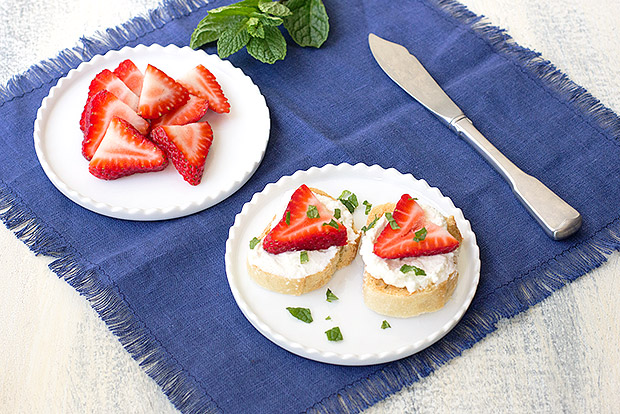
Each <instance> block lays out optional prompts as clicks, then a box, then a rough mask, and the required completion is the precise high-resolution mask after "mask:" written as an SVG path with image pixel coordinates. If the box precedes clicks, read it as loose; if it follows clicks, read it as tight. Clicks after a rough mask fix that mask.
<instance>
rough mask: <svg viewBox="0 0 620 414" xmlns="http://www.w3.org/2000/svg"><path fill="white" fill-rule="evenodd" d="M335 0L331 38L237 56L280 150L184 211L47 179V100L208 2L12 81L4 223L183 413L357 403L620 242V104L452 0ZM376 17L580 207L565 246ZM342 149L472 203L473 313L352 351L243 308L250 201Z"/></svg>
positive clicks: (132, 25)
mask: <svg viewBox="0 0 620 414" xmlns="http://www.w3.org/2000/svg"><path fill="white" fill-rule="evenodd" d="M228 3H229V2H228V1H221V2H220V1H216V2H213V4H212V5H211V7H215V6H220V5H224V4H228ZM326 3H327V4H326V7H327V10H328V13H329V16H330V23H331V32H330V35H329V39H328V40H327V42H326V43H325V44H324V46H323V47H322V48H320V49H303V48H299V47H296V46H292V45H291V46H289V50H288V56H287V58H286V59H285V60H284V61H281V62H278V63H276V64H275V65H272V66H269V65H264V64H261V63H258V62H256V61H254V60H252V59H251V58H249V57H248V56H247V55H245V54H236V55H233V56H231V58H230V60H231V61H232V63H233V64H234V65H235V66H238V67H241V68H243V70H244V71H245V72H246V73H247V74H248V75H249V76H250V77H251V78H252V79H253V80H254V82H255V83H256V84H257V85H258V86H259V87H260V89H261V91H262V93H263V94H264V96H265V98H266V100H267V104H268V106H269V108H270V112H271V115H272V132H271V138H270V142H269V146H268V148H267V153H266V155H265V159H264V161H263V163H262V165H261V166H260V168H259V169H258V171H257V172H256V174H255V175H254V176H253V177H252V178H251V179H250V181H249V182H248V183H247V184H246V185H245V186H244V187H243V188H242V189H241V190H239V191H238V192H237V193H236V194H234V195H233V196H232V197H230V198H228V199H227V200H225V201H224V202H222V203H220V204H218V205H217V206H215V207H213V208H210V209H208V210H206V211H204V212H201V213H198V214H195V215H192V216H190V217H185V218H180V219H176V220H169V221H162V222H130V221H123V220H116V219H112V218H108V217H103V216H100V215H97V214H95V213H91V212H90V211H87V210H85V209H83V208H81V207H79V206H77V205H76V204H74V203H72V202H71V201H69V200H68V199H67V198H65V197H64V196H63V195H61V194H60V193H59V192H58V191H57V190H56V189H55V188H54V187H53V186H52V184H51V183H50V182H49V180H48V179H47V178H46V176H45V175H44V173H43V171H42V169H41V168H40V166H39V164H38V162H37V159H36V156H35V153H34V148H33V140H32V133H33V123H34V120H35V116H36V110H37V108H38V107H39V105H40V103H41V100H42V99H43V98H44V97H45V96H46V95H47V93H48V91H49V89H50V88H51V87H52V86H53V85H54V84H55V83H56V81H57V80H58V79H59V78H60V77H62V76H64V75H65V74H66V73H67V72H68V71H69V69H70V68H73V67H77V66H78V64H79V63H80V61H81V60H87V59H89V58H90V57H92V56H93V55H95V54H98V53H104V52H106V51H107V50H109V49H118V48H121V47H122V46H125V45H130V46H133V45H136V44H139V43H143V44H147V45H149V44H152V43H159V44H163V45H166V44H170V43H172V44H177V45H179V46H184V45H186V44H187V43H188V39H189V35H190V34H191V32H192V30H193V28H194V27H195V25H196V24H197V23H198V21H199V20H200V19H201V18H202V17H204V15H205V13H206V10H207V7H206V6H205V4H204V3H203V2H200V1H193V2H190V3H185V2H167V3H165V4H164V5H163V6H162V7H161V8H160V9H158V10H156V11H154V12H153V13H151V14H150V15H149V16H147V17H145V18H139V19H134V20H132V21H130V22H128V23H127V24H125V25H123V26H122V27H119V28H116V29H111V30H109V31H107V32H106V33H103V34H102V35H101V36H100V37H98V38H97V39H83V47H81V48H76V49H74V50H66V51H64V52H63V53H62V54H61V55H59V56H58V57H55V58H53V59H51V60H49V61H47V62H43V63H42V64H40V65H37V66H36V67H33V68H32V69H30V70H29V71H28V72H27V73H26V74H25V75H23V76H19V77H17V78H15V79H13V80H12V81H11V82H10V83H9V85H7V86H6V87H5V88H4V89H2V90H1V91H0V120H1V122H0V136H2V139H3V146H2V151H1V152H0V204H1V205H0V211H1V212H2V213H1V214H2V218H3V220H4V222H5V223H6V225H7V226H8V227H9V228H11V229H15V230H16V234H17V236H18V237H19V238H21V239H22V240H23V241H24V242H25V243H27V244H28V245H29V246H30V247H31V248H32V250H33V251H35V252H36V253H40V254H46V255H51V256H54V257H56V258H57V260H55V261H54V262H53V263H52V264H51V267H52V269H53V270H54V271H55V272H56V273H57V274H58V275H59V276H60V277H62V278H64V279H65V280H67V281H68V282H69V283H70V284H71V285H72V286H74V287H75V288H76V289H77V290H78V291H79V292H80V293H82V294H83V295H85V296H86V297H87V298H88V300H89V301H90V302H91V304H92V306H93V307H94V308H95V309H96V310H97V312H98V313H99V314H100V315H101V317H102V318H103V320H104V321H105V322H106V323H107V325H108V327H109V328H110V329H111V330H112V331H113V332H114V333H115V334H116V335H117V336H118V337H119V340H120V341H121V342H122V343H123V345H124V346H125V348H126V349H127V351H128V352H130V353H131V355H132V356H133V357H134V358H135V359H136V360H137V361H138V362H139V363H140V365H141V366H142V367H143V368H144V370H145V371H146V372H147V373H148V374H149V375H150V376H151V377H152V378H154V379H155V381H157V383H158V384H159V385H160V386H161V387H162V389H163V390H164V392H165V393H166V394H167V395H168V397H169V398H170V399H171V401H172V402H173V403H174V404H175V405H176V406H177V407H178V408H179V409H181V410H182V411H184V412H209V411H223V412H227V413H238V412H256V413H265V412H299V411H320V412H337V411H346V412H356V411H359V410H362V409H363V408H365V407H367V406H368V405H371V404H373V403H375V402H376V401H378V400H380V399H382V398H384V397H385V396H387V395H389V394H391V393H393V392H395V391H397V390H398V389H400V388H401V387H402V386H404V385H407V384H411V383H412V382H414V381H416V380H417V379H418V378H420V377H421V376H425V375H428V374H429V373H430V372H432V371H433V370H434V369H435V368H436V367H438V366H440V365H441V364H443V363H445V362H446V361H448V360H449V359H451V358H453V357H455V356H457V355H459V354H460V353H461V352H462V351H463V350H464V349H467V348H469V347H471V346H472V345H473V344H474V343H475V342H477V341H478V340H480V339H481V338H483V337H484V336H485V335H487V334H488V333H489V332H491V331H493V330H494V329H495V323H496V322H497V321H498V320H499V319H501V318H503V317H509V316H512V315H515V314H516V313H518V312H521V311H523V310H524V309H527V308H528V307H529V306H531V305H533V304H535V303H537V302H539V301H541V300H542V299H544V298H545V297H546V296H548V295H549V294H551V292H553V291H554V290H555V289H558V288H559V287H561V286H563V285H564V284H565V283H567V282H569V281H571V280H574V279H575V278H577V277H579V276H580V275H582V274H584V273H586V272H588V271H589V270H591V269H593V268H594V267H596V266H598V265H600V264H601V263H602V262H603V261H604V260H605V258H606V254H608V253H610V252H611V251H613V250H617V249H619V248H620V243H619V237H618V235H619V234H620V212H619V209H618V205H620V191H619V188H620V185H619V184H620V183H619V181H620V180H619V178H618V177H620V163H618V160H619V159H620V120H619V119H618V117H617V116H616V115H615V114H614V113H612V112H611V111H609V110H608V109H606V108H604V107H602V106H601V105H600V103H599V102H598V101H596V99H595V98H593V97H592V96H590V95H589V94H588V93H587V92H586V91H584V90H583V89H582V88H580V87H579V86H577V85H575V84H574V83H572V82H571V81H570V80H569V79H567V78H566V77H565V76H564V75H562V74H561V73H559V72H557V71H556V70H555V69H554V68H553V66H551V65H550V64H549V63H548V62H545V61H543V60H541V59H539V58H538V55H537V54H536V53H534V52H532V51H529V50H526V49H523V48H521V47H519V46H518V45H515V44H514V43H513V42H510V41H509V40H510V39H508V37H507V36H506V35H505V34H504V33H503V32H501V31H500V30H498V29H496V28H493V27H490V26H488V25H485V24H483V23H481V22H480V20H479V18H478V17H476V16H474V15H473V14H471V13H469V12H468V11H467V10H466V9H464V8H463V7H462V6H460V5H459V4H457V3H454V2H440V3H435V2H432V1H423V0H417V1H413V0H412V1H403V2H399V3H398V5H393V6H392V5H390V6H387V5H386V3H385V2H376V1H362V2H359V1H354V0H342V1H327V2H326ZM369 32H374V33H376V34H378V35H380V36H382V37H384V38H387V39H389V40H392V41H395V42H397V43H401V44H403V45H404V46H405V47H407V48H408V49H409V50H411V51H413V52H414V53H415V54H416V56H417V57H418V58H419V59H420V60H421V61H422V62H423V64H424V65H425V66H426V67H427V68H428V69H429V71H430V72H431V73H433V74H434V76H435V77H436V79H437V81H438V82H439V83H440V84H441V85H443V86H444V87H445V89H446V91H447V92H448V94H449V95H451V96H452V97H453V99H454V100H455V101H456V103H457V104H458V105H459V106H461V107H462V108H463V110H464V111H465V113H467V114H468V115H469V117H470V118H471V119H473V120H474V122H475V123H476V124H477V126H478V128H479V129H480V130H481V131H482V132H483V133H484V134H485V135H487V137H489V138H490V139H491V141H492V142H494V143H495V144H496V146H497V147H498V148H499V149H500V150H502V151H503V152H504V153H505V154H506V155H507V156H508V157H509V158H510V159H512V160H513V161H514V162H515V163H516V164H517V165H519V166H520V167H522V168H523V169H524V170H525V171H527V172H529V173H531V174H533V175H534V176H536V177H538V178H540V179H541V180H542V181H543V182H544V183H546V184H547V185H548V186H549V187H550V188H551V189H552V190H554V191H555V192H557V193H558V194H560V195H561V196H562V197H563V198H564V199H565V200H567V201H568V202H569V203H570V204H571V205H573V206H574V207H575V208H577V209H578V210H579V211H580V212H581V213H582V214H583V216H584V224H583V228H582V230H581V231H580V233H579V234H578V235H576V236H575V237H572V238H571V239H569V240H566V241H563V242H554V241H552V240H550V239H549V238H548V237H547V236H545V235H544V233H543V232H542V230H541V229H540V228H539V227H538V225H537V224H536V223H535V222H534V220H533V219H531V218H530V216H529V215H528V214H527V212H526V211H525V210H524V208H523V207H522V206H521V205H520V204H519V203H518V202H517V201H516V199H515V198H514V196H513V195H512V193H511V191H510V189H509V188H508V186H507V185H506V184H505V183H504V181H503V180H502V179H501V178H500V177H499V176H498V174H497V173H495V172H494V171H493V170H492V169H491V168H490V167H489V166H488V165H487V164H486V163H485V162H484V161H483V160H482V158H481V157H479V156H478V155H477V154H476V153H475V152H474V150H472V149H471V148H470V147H468V146H467V144H465V143H464V142H462V141H461V140H459V138H457V137H456V136H455V135H454V134H453V133H451V132H450V131H449V130H448V129H447V128H445V127H444V126H443V125H441V124H440V123H439V121H437V120H436V119H435V118H434V117H433V116H432V115H430V114H429V113H428V112H427V111H426V110H424V109H423V108H422V107H421V106H420V105H419V104H417V103H416V102H414V101H413V100H412V99H411V98H410V97H409V96H408V95H407V94H406V93H405V92H403V91H402V90H401V89H400V88H399V87H397V86H396V85H395V84H394V83H393V82H392V81H391V80H390V79H389V78H388V77H387V76H386V75H385V74H384V73H383V72H382V71H381V70H380V69H379V67H378V65H377V64H376V63H375V62H374V60H373V58H372V57H371V54H370V52H369V48H368V44H367V36H368V33H369ZM206 50H207V51H208V52H210V53H213V52H214V49H213V47H209V48H207V49H206ZM76 127H77V125H76ZM341 162H349V163H352V164H355V163H358V162H363V163H366V164H369V165H370V164H379V165H381V166H383V167H386V168H387V167H394V168H396V169H397V170H399V171H401V172H403V173H407V172H410V173H412V174H413V175H414V176H415V177H417V178H422V179H425V180H427V181H428V182H429V183H430V184H431V185H433V186H436V187H439V188H440V189H441V190H442V192H443V193H444V194H445V195H447V196H449V197H451V198H452V200H453V201H454V203H455V204H456V205H457V206H459V207H460V208H461V209H462V210H463V212H464V214H465V216H466V217H467V218H468V219H469V220H470V221H471V223H472V226H473V229H474V231H475V232H476V234H477V236H478V243H479V246H480V250H481V259H482V273H481V280H480V286H479V289H478V293H477V295H476V297H475V298H474V301H473V303H472V306H471V308H470V310H469V311H468V312H467V314H466V315H465V317H464V319H463V320H462V321H461V323H460V324H459V325H457V327H456V328H455V329H454V330H453V331H452V332H450V333H449V334H448V335H447V336H446V337H445V338H444V339H443V340H441V341H440V342H438V343H437V344H435V345H433V346H432V347H430V348H428V349H427V350H425V351H423V352H421V353H419V354H417V355H414V356H412V357H409V358H406V359H403V360H400V361H396V362H393V363H390V364H384V365H378V366H370V367H339V366H332V365H327V364H322V363H318V362H313V361H309V360H306V359H303V358H300V357H297V356H295V355H293V354H290V353H288V352H287V351H284V350H282V349H280V348H279V347H277V346H275V345H274V344H272V343H271V342H270V341H268V340H267V339H265V338H264V337H263V336H261V335H260V334H259V333H258V332H257V331H256V330H255V329H254V328H253V327H252V326H251V325H250V324H249V323H248V322H247V321H246V319H245V318H244V317H243V315H242V314H241V312H240V311H239V309H238V308H237V306H236V304H235V302H234V300H233V298H232V295H231V293H230V291H229V289H228V285H227V282H226V275H225V270H224V246H225V242H226V239H227V235H228V229H229V228H230V226H231V225H232V224H233V220H234V217H235V215H236V214H237V213H238V212H239V211H240V210H241V207H242V206H243V204H244V203H245V202H247V201H249V200H250V198H251V196H252V195H253V194H254V193H255V192H257V191H260V190H262V189H263V187H264V186H265V185H266V184H267V183H269V182H273V181H276V180H278V179H279V178H280V177H281V176H283V175H289V174H292V173H293V172H295V171H296V170H298V169H307V168H309V167H311V166H315V165H316V166H322V165H324V164H327V163H333V164H338V163H341Z"/></svg>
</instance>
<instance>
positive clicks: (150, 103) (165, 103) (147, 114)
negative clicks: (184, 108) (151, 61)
mask: <svg viewBox="0 0 620 414" xmlns="http://www.w3.org/2000/svg"><path fill="white" fill-rule="evenodd" d="M188 99H189V92H187V89H185V88H184V87H183V86H181V84H179V83H177V82H176V81H175V80H174V79H172V78H171V77H170V76H168V75H166V74H165V73H164V72H162V71H161V70H159V69H157V68H156V67H155V66H153V65H148V66H147V67H146V72H144V80H143V82H142V91H141V93H140V102H139V104H138V114H139V115H140V116H142V117H143V118H146V119H154V118H159V117H161V116H163V115H165V114H167V113H168V112H170V111H172V110H173V109H175V108H178V107H179V106H181V105H183V104H184V103H185V102H187V100H188Z"/></svg>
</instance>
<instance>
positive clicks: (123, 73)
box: [114, 59, 144, 96]
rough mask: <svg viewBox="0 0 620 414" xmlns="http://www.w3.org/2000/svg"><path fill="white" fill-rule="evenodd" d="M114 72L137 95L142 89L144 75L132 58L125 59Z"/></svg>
mask: <svg viewBox="0 0 620 414" xmlns="http://www.w3.org/2000/svg"><path fill="white" fill-rule="evenodd" d="M114 74H115V75H116V76H118V77H119V78H120V80H122V81H123V82H124V83H125V85H127V87H128V88H129V89H131V90H132V92H133V93H135V94H136V96H140V92H141V91H142V81H143V80H144V75H143V74H142V72H141V71H140V69H138V67H137V66H136V65H135V64H134V63H133V61H132V60H131V59H125V60H123V61H122V62H121V63H119V64H118V66H117V67H116V69H114Z"/></svg>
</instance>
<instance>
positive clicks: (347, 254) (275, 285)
mask: <svg viewBox="0 0 620 414" xmlns="http://www.w3.org/2000/svg"><path fill="white" fill-rule="evenodd" d="M310 190H311V191H312V192H313V193H315V194H319V195H322V196H325V197H329V198H331V199H332V200H335V198H334V197H332V196H330V195H329V194H327V193H325V192H324V191H322V190H319V189H316V188H312V187H311V188H310ZM275 219H276V217H275V216H274V218H273V219H272V221H271V223H269V225H268V226H267V227H266V228H265V230H263V233H262V234H261V236H260V239H261V240H262V239H263V238H264V237H265V236H266V235H267V233H268V232H269V231H270V230H271V227H272V225H273V223H274V222H275ZM353 230H354V232H355V234H356V237H355V239H353V240H348V241H347V244H346V245H344V246H340V247H339V248H338V253H337V254H336V255H334V257H333V258H332V259H331V260H330V262H329V263H328V264H327V265H326V266H325V267H324V268H323V269H321V270H320V271H318V272H316V273H313V274H310V275H307V276H304V277H301V278H290V277H286V275H278V274H274V273H270V272H266V271H264V270H262V269H260V268H259V267H258V266H255V265H252V264H250V263H249V261H248V262H247V263H246V265H247V269H248V273H249V274H250V276H251V277H252V279H253V280H254V281H255V282H256V283H258V284H259V285H260V286H262V287H264V288H266V289H269V290H272V291H274V292H278V293H283V294H287V295H295V296H299V295H303V294H304V293H308V292H311V291H313V290H316V289H319V288H321V287H323V286H325V285H326V284H327V283H328V282H329V281H330V280H331V278H332V276H333V275H334V273H336V271H337V270H339V269H342V268H343V267H346V266H348V265H349V264H351V262H352V261H353V260H354V259H355V256H356V255H357V249H358V247H359V241H360V238H361V234H360V233H359V232H358V231H357V230H356V229H355V227H354V228H353Z"/></svg>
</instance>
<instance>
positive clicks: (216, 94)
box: [178, 65, 230, 114]
mask: <svg viewBox="0 0 620 414" xmlns="http://www.w3.org/2000/svg"><path fill="white" fill-rule="evenodd" d="M178 82H179V83H180V84H181V85H183V86H184V87H185V88H186V89H187V90H188V91H189V93H191V94H192V95H196V96H199V97H201V98H203V99H207V100H208V101H209V108H211V109H212V110H213V111H215V112H217V113H220V114H221V113H225V112H226V113H227V112H230V104H229V103H228V99H227V98H226V96H224V92H222V87H221V86H220V84H219V83H218V82H217V80H216V79H215V76H213V74H212V73H211V72H209V70H208V69H207V68H205V67H204V66H202V65H198V66H196V67H195V68H194V69H192V70H190V71H189V72H187V73H186V74H185V75H184V76H183V77H182V78H180V79H178Z"/></svg>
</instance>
